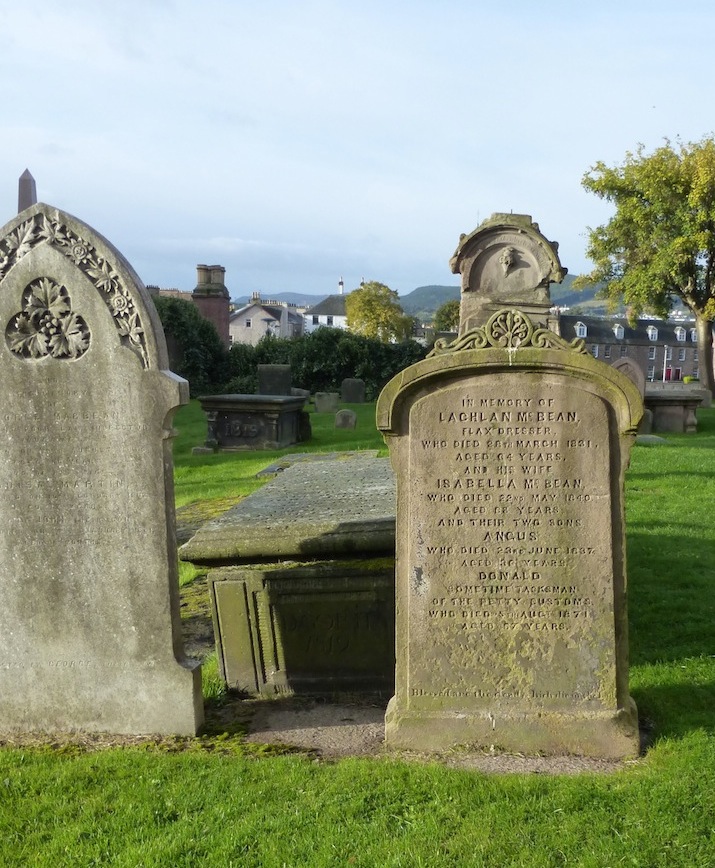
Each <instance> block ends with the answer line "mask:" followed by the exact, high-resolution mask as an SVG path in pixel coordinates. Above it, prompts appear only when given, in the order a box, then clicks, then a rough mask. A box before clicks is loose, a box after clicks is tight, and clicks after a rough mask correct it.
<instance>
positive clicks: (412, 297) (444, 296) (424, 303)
mask: <svg viewBox="0 0 715 868" xmlns="http://www.w3.org/2000/svg"><path fill="white" fill-rule="evenodd" d="M459 296H460V289H459V287H458V286H434V285H432V286H418V287H417V289H413V290H412V292H408V293H407V295H401V296H400V304H401V305H402V310H404V312H405V313H408V314H409V315H410V316H414V317H416V318H417V319H418V320H419V321H420V322H432V319H433V317H434V313H435V311H436V310H437V308H438V307H441V306H442V305H443V304H444V303H445V301H451V300H452V299H453V298H457V299H458V298H459Z"/></svg>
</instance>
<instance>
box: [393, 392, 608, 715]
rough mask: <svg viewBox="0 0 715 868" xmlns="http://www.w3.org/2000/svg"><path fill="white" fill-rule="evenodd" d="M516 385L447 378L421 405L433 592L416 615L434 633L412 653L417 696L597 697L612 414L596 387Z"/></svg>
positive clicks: (428, 577) (419, 444)
mask: <svg viewBox="0 0 715 868" xmlns="http://www.w3.org/2000/svg"><path fill="white" fill-rule="evenodd" d="M512 384H513V385H514V386H515V387H516V388H514V389H513V390H509V389H506V388H504V386H503V384H502V385H501V388H500V390H499V391H500V394H497V393H496V388H497V387H496V386H491V387H490V386H489V385H486V384H484V385H482V384H480V387H479V389H477V388H475V389H474V391H473V392H471V391H469V390H465V387H464V386H461V387H451V388H446V389H444V390H442V391H441V392H439V393H437V394H435V395H431V396H429V397H428V398H426V399H425V400H424V401H422V402H421V403H419V402H418V403H417V404H416V405H415V407H414V408H413V411H412V413H413V419H412V422H411V426H412V425H414V429H415V430H418V431H419V432H420V435H419V439H418V438H415V439H414V440H413V441H412V443H411V465H410V467H411V471H410V472H411V489H410V490H411V495H410V516H411V522H412V523H413V524H414V525H416V526H419V528H420V534H421V539H422V542H423V545H421V546H417V545H413V548H412V550H411V553H410V560H411V571H414V570H419V571H420V574H421V576H422V582H423V585H424V592H423V593H422V594H421V595H419V596H418V595H416V594H414V595H413V596H412V597H411V598H410V621H411V623H412V625H413V628H414V629H415V630H420V631H423V630H427V631H428V632H427V635H429V637H430V638H429V641H428V642H426V643H425V646H424V647H425V651H424V656H423V657H420V654H419V653H417V654H414V655H411V659H410V668H411V671H410V673H409V690H408V695H409V696H410V697H413V698H414V699H415V701H418V698H419V697H420V696H424V697H436V696H439V697H441V698H442V699H444V701H445V702H446V703H447V704H449V700H450V698H455V699H458V698H464V697H471V698H473V699H475V700H479V699H484V700H488V699H493V698H496V697H501V698H502V699H505V700H509V699H511V700H513V701H514V702H517V703H518V702H520V701H525V700H529V699H532V700H533V699H538V700H539V701H543V702H544V703H546V704H549V703H557V704H558V702H559V701H572V700H573V699H576V698H580V699H582V700H583V701H588V702H590V701H593V702H598V701H599V692H598V691H599V682H598V678H597V676H596V675H595V674H594V671H593V667H592V666H591V664H590V663H589V661H588V660H580V659H579V658H578V651H577V650H576V649H579V648H580V647H581V646H582V645H586V644H587V643H588V642H592V641H593V636H592V634H593V632H594V629H595V630H596V632H597V629H598V628H597V627H595V626H594V625H595V624H596V622H597V620H598V617H599V616H600V614H601V613H602V612H603V611H606V612H608V611H609V610H610V611H612V600H610V599H608V596H607V594H605V592H604V590H603V589H605V588H607V587H608V582H607V581H599V576H601V575H602V574H603V573H604V570H607V569H608V565H607V563H606V562H607V559H608V557H609V556H610V522H609V520H608V516H609V514H610V494H609V492H610V489H609V476H608V463H607V462H604V461H600V460H594V459H597V458H600V453H601V452H602V451H603V449H605V448H607V442H608V438H607V428H606V421H605V420H604V419H603V416H602V414H600V413H599V410H600V407H599V405H598V399H597V398H595V397H593V396H588V395H587V396H583V394H580V395H574V396H573V398H570V396H569V395H568V394H562V395H559V396H558V397H554V396H550V395H548V391H545V390H543V389H540V388H536V387H532V388H529V385H528V384H527V383H522V382H519V381H518V379H517V378H516V377H515V378H514V379H513V381H512ZM509 391H512V394H511V395H510V394H509ZM505 392H506V394H505ZM604 564H605V566H604ZM418 624H419V625H421V626H419V627H418V626H417V625H418ZM569 655H573V657H574V659H573V660H572V659H571V657H570V656H569ZM557 659H564V660H566V659H568V660H569V661H570V662H569V663H568V665H564V667H563V670H562V671H559V672H558V673H556V674H554V672H553V671H552V667H553V665H554V663H553V662H552V663H549V664H548V665H547V663H546V661H555V660H557ZM440 660H442V661H443V663H442V665H440V663H439V662H437V663H435V661H440ZM445 683H446V684H448V685H449V687H445Z"/></svg>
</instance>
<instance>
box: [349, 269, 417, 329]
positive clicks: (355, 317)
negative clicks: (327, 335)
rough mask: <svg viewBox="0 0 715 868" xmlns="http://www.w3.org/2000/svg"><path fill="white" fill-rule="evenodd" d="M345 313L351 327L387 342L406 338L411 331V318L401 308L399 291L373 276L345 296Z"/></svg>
mask: <svg viewBox="0 0 715 868" xmlns="http://www.w3.org/2000/svg"><path fill="white" fill-rule="evenodd" d="M345 313H346V316H347V326H348V328H349V329H350V331H352V332H355V333H356V334H359V335H364V336H365V337H368V338H376V339H377V340H379V341H383V342H384V343H390V342H394V341H404V340H407V338H409V336H410V334H411V332H412V318H411V317H409V316H408V315H407V314H406V313H405V312H404V311H403V310H402V307H401V306H400V301H399V296H398V294H397V293H396V292H395V290H394V289H390V288H389V287H388V286H385V284H384V283H378V282H377V281H374V280H373V281H370V282H369V283H363V284H362V285H361V286H360V288H359V289H355V290H353V291H352V292H351V293H350V294H349V295H348V296H347V297H346V299H345Z"/></svg>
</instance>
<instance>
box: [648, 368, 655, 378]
mask: <svg viewBox="0 0 715 868" xmlns="http://www.w3.org/2000/svg"><path fill="white" fill-rule="evenodd" d="M648 379H649V380H651V381H652V380H654V379H655V367H654V366H653V365H648Z"/></svg>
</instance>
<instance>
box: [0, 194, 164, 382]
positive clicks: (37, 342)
mask: <svg viewBox="0 0 715 868" xmlns="http://www.w3.org/2000/svg"><path fill="white" fill-rule="evenodd" d="M40 244H50V245H52V246H53V247H55V248H56V249H58V250H60V251H61V252H62V253H64V255H65V256H67V257H68V258H69V259H71V260H72V261H73V262H74V264H75V265H76V266H77V267H78V268H79V269H80V270H81V271H82V272H83V273H84V274H85V275H86V276H87V277H88V278H89V280H91V281H92V283H93V284H94V286H95V287H96V288H97V289H98V290H99V292H100V295H101V297H102V299H103V300H104V302H105V304H106V305H107V307H108V308H109V311H110V312H111V314H112V317H113V318H114V323H115V326H116V328H117V331H118V332H119V336H120V340H121V342H122V345H123V346H126V347H128V348H129V349H130V350H132V351H133V352H134V353H135V354H136V355H137V356H138V357H139V359H140V360H141V362H142V365H143V366H144V367H145V368H146V367H148V353H147V347H146V339H145V336H144V328H143V325H142V322H141V318H140V316H139V312H138V311H137V309H136V306H135V304H134V300H133V297H132V294H131V292H130V291H129V289H128V288H127V287H126V286H125V285H124V282H123V281H122V278H121V277H120V275H119V274H118V272H117V270H116V269H115V267H114V266H113V264H112V263H111V262H110V261H108V260H107V259H104V258H103V257H102V256H100V254H99V253H98V251H97V250H96V248H95V247H93V246H92V245H91V244H90V243H89V242H87V241H85V240H84V239H83V238H81V237H80V236H79V235H78V234H77V233H76V232H74V231H72V230H71V229H69V227H67V226H65V225H63V223H62V222H61V219H60V214H59V212H58V211H56V210H55V212H54V214H53V216H52V217H48V216H47V215H46V214H43V213H39V214H35V215H33V216H32V217H30V218H29V219H28V220H26V221H25V222H24V223H21V224H20V225H19V226H18V227H17V228H16V229H15V230H14V231H12V232H11V233H10V234H9V235H7V236H6V237H5V238H3V239H1V240H0V280H2V279H3V278H4V277H5V275H6V274H7V273H8V271H9V270H10V269H11V268H12V267H13V266H14V265H15V264H16V263H17V262H19V260H20V259H22V258H23V257H24V256H26V255H27V254H28V253H30V251H31V250H33V249H34V248H35V247H37V246H38V245H40ZM43 280H44V281H49V279H48V278H43V279H41V281H40V282H38V283H41V282H42V281H43ZM49 284H52V286H53V287H55V288H51V287H50V285H49ZM33 299H35V300H34V301H33ZM28 304H29V305H30V308H31V309H32V312H33V316H31V317H28V312H27V305H28ZM43 306H44V314H43V315H42V316H38V315H37V310H36V308H39V307H43ZM65 308H66V309H65ZM58 313H59V316H58ZM48 314H49V318H48ZM43 317H44V318H43ZM51 320H57V322H52V321H51ZM38 326H39V328H38ZM60 333H61V334H60ZM58 335H59V337H58ZM6 338H7V340H8V343H9V345H10V348H11V349H12V350H13V352H14V353H15V354H17V355H20V356H22V357H23V358H42V357H43V356H46V355H49V356H52V357H53V358H77V357H78V356H79V355H81V354H82V353H83V352H84V351H85V350H86V349H87V346H85V343H86V344H87V345H88V342H89V331H88V329H87V326H86V323H84V321H83V320H82V318H81V317H79V316H77V315H76V314H74V313H73V312H72V311H71V309H70V307H69V294H68V293H67V290H66V288H65V287H59V285H58V284H55V283H54V282H52V281H49V282H48V283H45V284H43V286H42V288H40V287H39V286H38V284H32V285H31V286H30V287H28V288H27V289H26V290H25V292H24V293H23V311H22V312H21V313H18V314H17V315H16V316H15V317H13V318H12V320H11V321H10V323H9V324H8V327H7V330H6Z"/></svg>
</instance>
